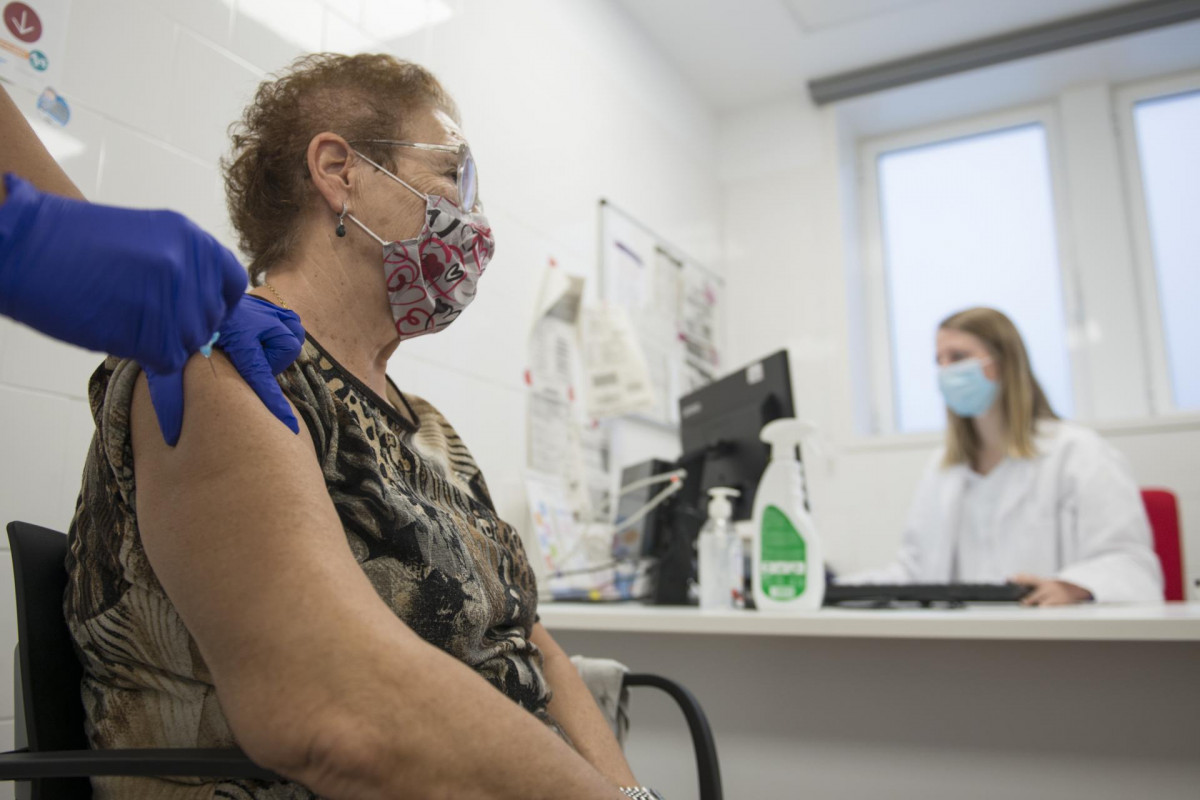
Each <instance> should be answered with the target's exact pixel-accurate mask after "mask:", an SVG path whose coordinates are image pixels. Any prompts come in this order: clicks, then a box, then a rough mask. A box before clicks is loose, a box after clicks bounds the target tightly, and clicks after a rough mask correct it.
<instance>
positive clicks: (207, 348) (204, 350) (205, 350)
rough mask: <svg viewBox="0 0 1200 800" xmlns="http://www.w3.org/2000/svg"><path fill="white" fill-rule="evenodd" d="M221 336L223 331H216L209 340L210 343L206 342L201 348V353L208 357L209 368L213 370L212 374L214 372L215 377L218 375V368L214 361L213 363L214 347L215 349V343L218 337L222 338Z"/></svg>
mask: <svg viewBox="0 0 1200 800" xmlns="http://www.w3.org/2000/svg"><path fill="white" fill-rule="evenodd" d="M220 338H221V333H220V332H219V331H218V332H217V333H214V334H213V335H212V338H211V339H209V340H208V344H206V345H204V346H203V347H201V348H200V355H202V356H204V357H205V358H206V359H208V368H209V369H211V370H212V374H213V377H214V378H215V377H217V368H216V367H215V366H213V363H212V349H213V345H214V344H216V343H217V339H220Z"/></svg>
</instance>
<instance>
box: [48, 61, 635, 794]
mask: <svg viewBox="0 0 1200 800" xmlns="http://www.w3.org/2000/svg"><path fill="white" fill-rule="evenodd" d="M233 140H234V150H233V153H232V156H231V157H230V158H229V159H228V161H227V162H226V163H225V179H226V187H227V191H228V203H229V209H230V212H231V214H232V216H233V221H234V224H235V226H236V227H237V230H238V232H239V233H240V236H241V243H242V247H243V249H244V250H245V251H246V252H247V253H248V254H249V256H250V257H251V259H252V261H251V263H250V272H251V276H252V278H253V279H254V283H255V284H256V287H257V288H255V289H254V291H253V293H254V294H255V295H257V296H258V297H260V298H262V300H261V302H264V303H267V302H270V303H274V304H277V305H279V306H283V307H285V308H291V309H294V310H295V311H296V312H297V313H298V314H299V315H300V318H301V319H302V321H303V324H304V326H305V328H306V329H307V331H308V334H309V336H308V340H307V342H306V343H305V345H304V349H303V352H302V353H301V355H300V357H299V358H298V359H297V361H296V362H295V363H294V364H293V365H292V366H291V367H289V368H288V369H287V370H286V371H284V372H282V373H281V374H280V375H279V376H278V377H279V382H280V385H281V386H282V387H283V390H284V394H285V395H286V397H287V399H288V401H289V402H290V403H291V405H292V408H293V410H294V412H295V415H296V417H297V419H298V421H299V428H300V432H299V435H296V434H294V433H293V432H292V431H290V430H288V428H287V427H285V426H284V425H281V424H280V423H279V422H278V421H277V420H276V419H275V418H274V417H273V416H272V415H271V413H270V412H269V411H268V410H267V409H266V408H264V406H263V404H262V403H261V402H259V401H258V400H257V399H256V398H255V396H254V394H253V392H252V391H251V389H250V388H249V387H248V386H247V385H246V383H245V382H244V381H243V380H242V379H241V378H239V377H238V375H237V373H236V372H235V371H234V370H233V368H232V367H231V366H230V365H229V363H228V361H227V360H225V358H223V357H222V356H221V355H220V351H217V353H216V354H215V355H214V357H213V358H212V361H211V364H209V363H205V362H204V361H203V359H199V358H196V359H193V361H192V362H191V363H190V364H189V365H188V367H187V369H186V371H185V373H184V389H185V415H186V416H185V424H184V427H183V434H182V436H181V438H180V439H179V443H178V446H177V447H174V448H171V447H168V446H166V445H165V444H164V443H163V439H162V436H161V435H160V434H159V433H158V429H157V427H156V423H155V417H154V413H153V408H152V400H153V398H152V396H151V394H150V392H149V389H148V388H147V383H146V380H145V377H144V375H142V373H141V372H140V370H139V368H138V366H137V365H136V364H135V363H133V362H129V361H118V360H116V359H112V358H110V359H109V360H108V361H106V362H105V363H104V364H103V365H102V366H101V367H100V369H98V370H97V371H96V374H95V375H94V376H93V378H92V381H91V386H90V397H91V405H92V410H93V413H94V415H95V420H96V435H95V438H94V439H93V443H92V447H91V451H90V453H89V455H88V460H87V465H86V469H85V472H84V480H83V488H82V492H81V497H80V502H79V506H78V509H77V512H76V516H75V520H74V522H73V523H72V526H71V556H70V559H69V563H68V569H69V572H70V588H69V590H68V593H67V597H66V600H65V605H66V613H67V618H68V622H69V624H70V629H71V632H72V634H73V636H74V639H75V642H76V644H77V646H78V650H79V653H80V654H81V656H82V658H83V662H84V666H85V679H84V685H83V699H84V705H85V707H86V711H87V718H88V735H89V737H90V739H91V742H92V745H93V746H94V747H97V748H116V747H204V748H210V747H232V746H240V747H242V748H243V749H244V750H245V751H246V753H247V754H248V755H250V757H251V758H253V759H254V760H255V761H257V762H258V763H260V764H262V765H264V766H266V767H269V768H271V769H273V770H275V771H276V772H278V773H280V774H281V775H284V776H286V777H287V778H288V779H289V781H287V782H281V783H276V784H265V783H262V782H256V781H240V780H221V781H202V780H196V779H188V778H182V777H181V778H169V779H168V778H163V779H146V778H103V779H96V780H94V782H93V783H94V786H95V790H96V796H97V797H99V798H137V797H154V798H181V799H183V798H186V799H187V800H192V799H193V798H196V799H199V798H205V800H208V798H273V799H274V798H315V797H317V796H321V797H329V798H335V799H336V798H397V797H414V798H415V797H430V798H433V797H437V798H484V797H486V798H508V797H511V798H533V797H541V798H549V797H563V798H568V797H569V798H610V799H611V798H619V797H623V796H625V795H626V794H628V795H631V796H643V795H640V794H637V790H636V789H634V788H628V787H632V786H633V784H634V783H636V781H635V780H634V777H633V775H632V774H631V773H630V770H629V767H628V766H627V764H626V762H625V760H624V757H623V756H622V754H621V751H620V748H619V747H618V745H617V743H616V741H615V740H614V739H613V737H612V735H611V733H610V732H609V730H608V728H607V726H606V724H605V722H604V720H603V718H602V716H601V715H600V712H599V710H598V709H597V707H596V705H595V703H594V701H593V700H592V698H591V695H590V694H589V693H588V691H587V689H586V688H585V686H584V685H583V683H582V681H581V680H580V679H579V676H578V674H577V673H576V672H575V670H574V668H573V666H572V665H571V664H570V662H569V661H568V659H567V658H566V657H565V656H564V654H563V652H562V650H561V649H560V648H559V647H558V646H557V645H556V644H555V642H554V640H553V639H552V638H551V637H550V635H549V634H548V633H547V632H546V630H545V628H543V627H542V626H541V625H540V624H539V623H538V621H537V594H536V588H535V585H534V577H533V573H532V571H531V569H530V566H529V563H528V561H527V560H526V555H525V552H524V550H523V549H522V546H521V541H520V539H519V538H518V535H517V533H516V531H515V530H513V528H512V527H511V526H510V525H508V524H507V523H505V522H504V521H503V520H501V519H499V517H498V516H497V515H496V510H495V507H494V506H493V504H492V501H491V499H490V497H489V495H488V490H487V486H486V484H485V483H484V479H483V475H481V474H480V471H479V468H478V467H477V466H476V464H475V461H474V460H473V459H472V457H471V454H470V452H469V451H468V450H467V448H466V446H465V445H464V444H463V442H462V440H461V439H460V438H459V437H458V435H457V434H456V433H455V431H454V428H452V427H451V426H450V424H449V423H448V422H447V421H446V420H445V419H444V418H443V417H442V416H441V415H440V414H439V413H438V412H437V410H436V409H434V408H433V407H432V406H431V405H430V404H429V403H427V402H425V401H423V400H421V399H420V398H418V397H416V396H414V395H412V394H408V393H407V392H402V391H401V390H400V388H399V387H397V386H396V385H395V384H394V383H392V382H391V381H390V380H389V378H388V377H387V373H386V371H385V367H386V365H387V361H388V357H389V356H390V355H391V354H392V353H393V352H394V351H395V349H396V347H397V346H398V345H399V344H400V343H401V341H403V340H404V339H406V338H410V337H412V336H416V335H420V334H424V333H434V332H436V331H438V330H440V329H441V328H443V327H445V326H446V325H448V324H450V323H451V322H452V321H453V320H454V319H455V317H457V316H458V314H460V313H461V312H462V311H463V309H464V308H465V306H466V305H467V304H468V303H469V302H470V300H471V299H472V298H473V297H474V294H475V289H476V282H477V280H478V279H479V277H480V274H481V273H482V272H483V269H484V267H485V266H486V263H487V260H488V259H489V257H490V256H491V253H492V249H493V239H492V232H491V229H490V228H489V227H488V224H487V222H486V220H485V219H484V217H483V216H482V214H481V213H480V208H479V205H478V203H477V201H476V199H475V164H474V161H473V159H472V158H471V154H470V150H469V149H468V148H467V144H466V141H465V139H464V138H463V135H462V133H461V131H460V129H459V126H458V123H457V114H456V110H455V107H454V104H453V101H452V100H451V99H450V98H449V97H448V96H447V94H446V93H445V91H444V90H443V89H442V87H441V86H440V85H439V84H438V82H437V80H436V79H435V78H434V77H433V76H432V75H431V74H430V73H428V72H427V71H425V70H424V69H422V68H421V67H419V66H417V65H414V64H410V63H406V62H403V61H398V60H396V59H393V58H391V57H389V56H384V55H363V56H355V57H346V56H335V55H317V56H310V57H308V58H306V59H303V60H301V61H299V62H297V63H296V64H295V65H294V66H293V67H292V68H291V69H290V70H289V71H288V72H287V73H286V74H284V75H282V76H281V77H278V78H277V79H274V80H272V81H269V82H266V83H264V84H262V86H260V87H259V90H258V92H257V95H256V96H255V98H254V101H253V103H252V104H251V105H250V107H249V108H248V109H247V110H246V112H245V115H244V117H243V119H242V121H241V124H240V126H239V128H238V129H237V131H236V132H235V134H234V137H233ZM227 344H228V346H230V347H236V346H237V345H238V343H236V342H231V343H227ZM418 377H419V376H413V378H418ZM405 383H407V380H406V381H405ZM622 788H624V789H625V792H624V793H623V792H622V791H621V789H622ZM646 796H649V795H646Z"/></svg>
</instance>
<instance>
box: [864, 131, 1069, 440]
mask: <svg viewBox="0 0 1200 800" xmlns="http://www.w3.org/2000/svg"><path fill="white" fill-rule="evenodd" d="M1049 123H1050V120H1049V115H1048V114H1046V113H1033V112H1030V113H1023V114H1017V115H1007V116H1006V117H1005V118H996V119H992V120H981V121H977V122H976V123H974V124H972V125H969V126H965V127H964V126H957V127H954V128H948V129H940V130H933V131H928V132H924V133H919V134H916V135H907V136H900V137H891V138H887V139H882V140H876V141H873V142H869V143H867V144H866V146H864V148H863V151H862V152H863V170H864V174H865V177H866V182H865V189H866V200H867V203H866V207H865V210H866V220H865V222H866V230H867V231H868V236H869V238H870V239H871V240H872V241H871V242H870V245H871V246H869V247H868V249H867V252H868V253H869V258H870V260H871V261H872V262H874V263H872V264H870V265H869V267H870V269H871V271H872V272H873V273H874V275H873V279H872V280H871V281H870V282H869V283H870V285H871V287H872V290H873V292H874V294H875V298H874V301H873V302H872V303H871V305H872V306H873V313H872V314H871V316H872V317H873V322H874V328H875V330H874V331H873V332H872V335H871V340H872V341H871V349H872V361H873V368H872V372H873V378H872V383H873V384H874V386H875V390H876V391H875V392H873V395H874V398H875V402H876V406H877V407H876V408H875V409H874V417H875V425H874V427H875V428H876V432H879V433H888V432H895V433H912V432H920V431H932V430H939V429H941V428H942V427H943V426H944V424H945V406H944V404H943V402H942V399H941V396H940V394H939V392H938V388H937V375H936V365H935V363H934V337H935V335H936V330H937V325H938V323H939V322H940V321H941V320H942V319H943V318H945V317H946V316H948V315H949V314H952V313H954V312H955V311H959V310H962V309H964V308H969V307H972V306H979V305H984V306H991V307H993V308H997V309H999V310H1001V311H1003V312H1004V313H1005V314H1007V315H1008V316H1009V317H1010V318H1012V319H1013V321H1014V322H1015V323H1016V324H1017V327H1018V328H1019V329H1020V331H1021V334H1022V336H1023V338H1024V340H1025V343H1026V346H1027V347H1028V349H1029V352H1030V358H1031V360H1032V362H1033V368H1034V371H1035V373H1036V374H1037V376H1038V379H1039V381H1040V382H1041V384H1042V386H1043V388H1044V389H1045V390H1046V393H1047V395H1048V397H1049V399H1050V402H1051V405H1052V406H1053V407H1054V408H1055V410H1056V411H1057V412H1058V413H1059V414H1060V415H1061V416H1070V415H1071V414H1072V413H1073V410H1074V396H1073V381H1072V370H1071V361H1070V357H1069V352H1068V347H1067V341H1068V338H1067V331H1068V328H1067V315H1066V311H1065V304H1064V294H1063V289H1062V285H1063V272H1062V269H1061V268H1060V243H1059V239H1060V236H1059V226H1058V221H1057V214H1056V203H1055V189H1054V174H1055V171H1054V169H1053V168H1052V163H1051V160H1052V155H1051V147H1050V146H1049V142H1048V131H1047V126H1048V125H1049Z"/></svg>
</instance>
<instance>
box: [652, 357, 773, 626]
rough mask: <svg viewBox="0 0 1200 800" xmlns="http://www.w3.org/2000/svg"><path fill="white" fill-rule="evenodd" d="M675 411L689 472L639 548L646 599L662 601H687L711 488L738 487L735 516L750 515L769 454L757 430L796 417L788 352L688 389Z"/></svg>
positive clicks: (682, 462)
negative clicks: (648, 572) (645, 562)
mask: <svg viewBox="0 0 1200 800" xmlns="http://www.w3.org/2000/svg"><path fill="white" fill-rule="evenodd" d="M679 412H680V413H679V416H680V419H681V425H680V439H681V444H682V448H683V455H682V456H680V457H679V459H678V461H676V463H675V466H676V467H681V468H683V469H684V470H686V471H687V477H686V478H685V479H684V481H683V489H682V490H681V491H680V492H679V493H678V494H677V495H676V496H675V497H674V498H673V500H672V502H671V503H669V504H668V505H667V506H664V507H663V508H662V509H661V511H660V512H659V513H658V515H657V517H656V519H655V523H654V528H653V541H652V542H649V543H648V542H647V538H646V537H644V538H643V539H642V546H643V547H644V548H646V549H645V550H643V552H647V551H648V552H652V553H653V555H654V556H655V557H656V559H657V562H656V564H655V568H654V577H655V580H654V587H653V591H652V592H651V598H652V602H654V603H656V604H660V605H684V604H687V603H688V602H689V596H688V586H689V584H690V583H691V582H692V581H693V580H694V579H695V577H696V564H695V550H694V547H693V544H694V542H695V541H696V536H697V535H698V534H699V532H700V528H701V527H702V526H703V525H704V521H705V519H706V518H707V511H708V502H707V500H708V490H709V489H711V488H713V487H714V486H730V487H732V488H735V489H737V490H738V491H739V492H741V496H740V497H739V498H738V499H737V500H736V501H735V503H734V507H733V508H734V513H733V518H734V519H735V520H746V519H749V518H750V516H751V514H752V513H753V509H754V493H755V491H756V490H757V489H758V482H759V480H760V479H761V478H762V473H763V469H764V468H765V467H766V465H767V460H768V459H769V458H770V448H769V446H768V445H766V444H765V443H763V441H762V440H761V439H760V438H759V435H760V433H761V432H762V429H763V426H764V425H766V424H767V423H768V422H770V421H771V420H775V419H779V418H780V417H790V416H793V410H792V382H791V372H790V370H789V369H788V358H787V351H784V350H781V351H779V352H778V353H775V354H773V355H770V356H767V357H766V358H764V359H762V360H761V361H755V362H754V363H753V364H750V365H749V366H746V367H744V368H743V369H740V370H738V371H736V372H734V373H733V374H731V375H728V376H727V377H725V378H722V379H720V380H718V381H714V382H713V383H710V384H708V385H707V386H704V387H702V388H700V389H697V390H696V391H694V392H692V393H691V394H688V395H685V396H684V397H683V398H681V399H680V401H679ZM647 544H649V546H648V547H647Z"/></svg>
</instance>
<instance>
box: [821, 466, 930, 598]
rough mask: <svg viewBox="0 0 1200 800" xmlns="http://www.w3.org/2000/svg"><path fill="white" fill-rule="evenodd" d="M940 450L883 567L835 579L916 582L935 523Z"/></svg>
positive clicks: (926, 474)
mask: <svg viewBox="0 0 1200 800" xmlns="http://www.w3.org/2000/svg"><path fill="white" fill-rule="evenodd" d="M941 460H942V456H941V454H939V455H938V457H937V458H935V459H934V461H933V462H932V463H930V465H929V466H928V467H927V468H926V470H925V475H924V476H923V477H922V478H921V483H920V484H919V485H918V486H917V493H916V496H915V497H914V498H913V504H912V507H911V508H910V509H909V512H908V520H907V522H906V523H905V525H904V534H903V535H902V536H901V539H900V551H899V552H898V553H897V554H896V558H895V560H893V561H892V563H890V564H888V565H887V566H886V567H879V568H877V569H869V570H863V571H861V572H855V573H852V574H850V575H846V576H844V577H841V578H839V579H838V583H917V582H918V578H919V576H920V575H921V560H922V558H923V557H928V553H925V552H924V551H925V549H926V548H927V547H928V544H927V543H928V538H929V533H930V531H932V530H936V528H935V527H934V526H937V525H938V524H939V521H938V520H937V518H936V517H937V514H938V487H939V485H940V473H941Z"/></svg>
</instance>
